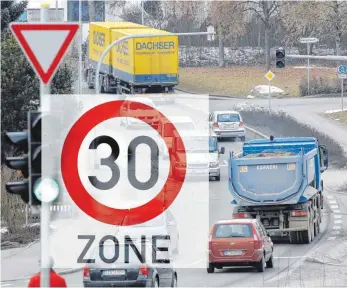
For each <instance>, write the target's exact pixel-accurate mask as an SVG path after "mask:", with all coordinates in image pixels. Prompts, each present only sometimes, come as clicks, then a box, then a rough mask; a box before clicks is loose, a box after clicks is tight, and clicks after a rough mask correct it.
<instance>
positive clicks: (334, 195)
mask: <svg viewBox="0 0 347 288" xmlns="http://www.w3.org/2000/svg"><path fill="white" fill-rule="evenodd" d="M332 100H334V99H312V98H310V99H297V100H289V99H286V100H283V101H282V100H281V101H282V102H281V101H278V102H277V101H273V107H276V108H281V109H287V110H288V109H292V111H296V110H299V109H305V110H306V111H307V113H306V114H307V115H309V114H310V113H313V114H314V115H316V114H315V113H317V112H324V111H325V109H326V110H328V109H337V108H338V101H335V100H334V101H332ZM238 101H239V100H238ZM313 101H317V102H314V103H316V105H315V106H314V105H313V104H312V103H313ZM327 101H329V106H326V105H327ZM253 102H254V103H255V104H258V103H259V104H260V105H262V104H266V101H263V100H254V101H253ZM276 102H277V104H276ZM236 103H237V101H235V100H221V101H216V100H211V101H210V110H218V109H223V110H225V109H226V108H227V107H228V106H229V105H234V104H236ZM195 104H196V101H194V102H192V105H191V106H190V107H185V106H182V105H180V104H179V103H178V104H175V107H176V106H177V109H186V111H187V115H190V116H191V117H193V118H194V119H199V118H201V119H206V118H205V117H206V112H208V111H202V109H200V110H199V107H198V106H197V105H195ZM263 106H264V105H263ZM191 108H194V109H191ZM288 111H289V110H288ZM312 117H316V116H312ZM254 137H259V136H256V135H254V134H253V133H250V132H249V133H247V139H250V138H254ZM344 137H345V139H347V137H346V133H345V134H344ZM346 141H347V140H346ZM220 146H224V147H225V149H226V153H225V155H221V159H220V162H221V181H220V182H217V181H211V182H210V187H209V190H210V199H209V212H210V220H209V222H210V223H209V224H210V226H211V225H212V224H213V223H214V222H215V221H217V220H220V219H230V218H231V215H232V210H233V205H231V204H230V202H231V200H232V198H231V196H230V193H229V192H228V187H227V177H228V176H227V165H226V160H227V159H228V157H229V153H228V152H229V151H234V152H238V151H240V149H241V143H240V142H228V141H222V142H220ZM346 146H347V143H346ZM336 173H339V172H336V171H329V172H328V173H326V174H325V175H324V181H325V187H327V189H326V195H328V197H329V198H326V199H329V201H326V203H325V204H326V207H325V209H324V214H323V223H322V230H321V234H320V235H319V237H317V238H316V239H315V240H314V241H313V242H312V243H310V244H308V245H292V244H288V243H276V244H275V250H274V251H275V258H274V260H275V263H274V268H273V269H266V271H265V272H264V273H258V272H256V271H255V270H253V269H249V268H232V269H223V270H217V271H216V272H215V273H214V274H207V272H206V269H200V268H194V267H195V266H197V265H198V264H199V263H201V261H202V260H201V259H196V260H195V261H193V262H192V263H191V264H190V265H189V267H187V268H185V269H179V270H178V285H179V286H185V287H187V286H190V287H191V286H203V287H205V286H206V287H211V286H213V287H230V286H238V287H251V286H258V287H259V286H264V287H269V286H275V287H276V286H283V283H287V285H288V283H292V282H293V281H296V279H297V273H298V271H303V270H304V269H305V267H306V266H307V265H308V264H307V263H306V262H302V261H303V260H304V259H305V257H307V256H309V255H311V254H312V253H314V251H315V249H319V247H320V245H322V244H325V245H330V246H329V247H330V248H329V247H328V248H327V249H328V250H329V249H331V251H332V250H333V247H334V246H335V245H336V243H341V241H343V240H344V238H343V237H344V236H343V235H344V233H345V232H346V231H347V225H346V221H347V206H346V205H345V204H344V203H346V201H347V194H343V193H338V192H336V191H337V188H338V186H339V183H338V181H335V180H334V179H336V178H338V179H339V180H341V179H342V178H343V177H345V178H346V175H344V174H343V175H342V174H341V175H338V174H336ZM346 174H347V173H346ZM336 175H338V176H337V177H336ZM333 208H334V209H333ZM337 212H338V213H337ZM337 228H338V229H337ZM336 231H339V232H338V233H337V232H336ZM326 243H328V244H326ZM329 243H331V244H329ZM206 245H207V243H206ZM317 265H319V264H317ZM324 267H325V266H324ZM13 269H15V267H13ZM341 269H342V268H341ZM345 269H346V268H345ZM344 271H346V270H344ZM331 273H332V272H331ZM64 277H65V279H66V281H67V284H68V286H69V287H79V286H81V285H82V272H76V273H73V274H68V275H64ZM293 277H294V278H293ZM4 278H5V275H4V274H3V276H2V279H4ZM304 278H305V277H304ZM340 278H341V277H340ZM305 281H311V282H305ZM312 281H316V282H314V283H315V286H316V287H319V286H323V284H324V283H327V281H330V282H331V281H332V280H331V274H329V275H328V274H326V273H325V274H324V273H321V272H320V270H319V271H318V270H317V272H316V274H314V275H313V274H312V275H310V276H307V277H306V278H305V279H302V277H301V278H300V281H299V282H293V283H295V284H294V285H293V286H312V285H310V284H312ZM334 283H335V284H336V282H334ZM345 283H347V282H345ZM26 285H27V280H21V281H14V282H4V283H2V286H4V287H6V286H15V287H23V286H26ZM289 286H292V285H291V284H289Z"/></svg>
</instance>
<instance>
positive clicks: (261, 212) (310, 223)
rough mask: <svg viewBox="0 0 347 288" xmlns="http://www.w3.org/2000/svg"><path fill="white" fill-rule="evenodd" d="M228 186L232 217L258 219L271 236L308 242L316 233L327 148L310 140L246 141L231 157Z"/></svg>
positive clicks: (319, 216)
mask: <svg viewBox="0 0 347 288" xmlns="http://www.w3.org/2000/svg"><path fill="white" fill-rule="evenodd" d="M228 167H229V169H228V173H229V178H228V185H229V191H230V192H231V194H232V196H233V198H234V200H233V201H232V204H236V205H238V206H236V208H235V209H234V212H233V218H258V219H259V220H261V222H262V223H263V224H264V226H265V228H266V230H267V232H268V233H269V235H270V236H280V237H285V236H289V239H290V242H291V243H296V244H299V243H310V242H311V241H312V240H313V238H314V237H315V236H316V235H318V233H319V231H320V224H321V222H322V211H321V210H322V209H323V180H322V177H321V176H322V173H323V172H324V171H325V170H326V169H327V168H328V150H327V149H326V147H325V146H324V145H319V143H318V140H317V139H315V138H311V137H310V138H308V137H307V138H277V139H276V138H273V137H270V139H257V140H251V141H248V142H247V143H244V144H243V148H242V152H241V153H239V154H238V155H234V153H233V152H231V153H230V158H229V162H228Z"/></svg>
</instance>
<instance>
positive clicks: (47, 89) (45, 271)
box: [40, 4, 51, 287]
mask: <svg viewBox="0 0 347 288" xmlns="http://www.w3.org/2000/svg"><path fill="white" fill-rule="evenodd" d="M48 11H49V4H42V5H41V22H42V23H47V22H49V16H48ZM50 93H51V85H50V84H44V83H43V82H41V85H40V107H41V108H40V110H41V112H42V105H43V98H44V95H45V94H50ZM48 108H50V107H48ZM41 129H42V127H41ZM41 134H42V132H41ZM49 215H50V213H49V203H46V202H44V201H42V204H41V228H40V229H41V278H40V279H41V283H40V286H41V287H50V279H49V267H48V265H49V253H50V250H49Z"/></svg>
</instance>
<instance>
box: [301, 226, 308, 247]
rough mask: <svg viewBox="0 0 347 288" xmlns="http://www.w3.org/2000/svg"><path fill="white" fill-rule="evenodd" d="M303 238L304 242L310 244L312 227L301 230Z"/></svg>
mask: <svg viewBox="0 0 347 288" xmlns="http://www.w3.org/2000/svg"><path fill="white" fill-rule="evenodd" d="M300 234H301V240H302V243H304V244H310V242H311V227H309V229H308V230H305V231H301V232H300Z"/></svg>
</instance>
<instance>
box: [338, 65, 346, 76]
mask: <svg viewBox="0 0 347 288" xmlns="http://www.w3.org/2000/svg"><path fill="white" fill-rule="evenodd" d="M337 72H338V73H340V74H346V73H347V66H346V65H339V67H337Z"/></svg>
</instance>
